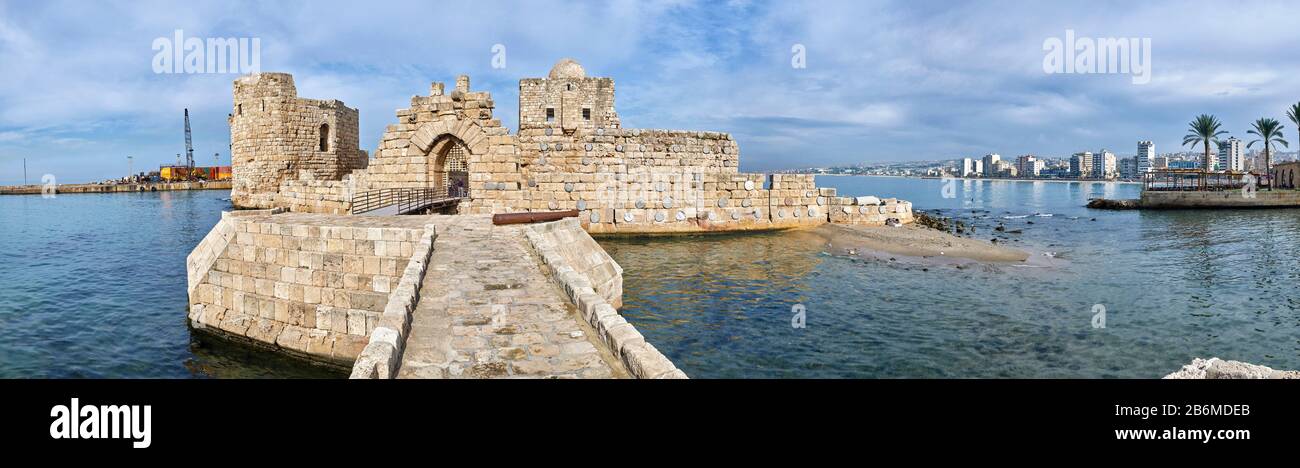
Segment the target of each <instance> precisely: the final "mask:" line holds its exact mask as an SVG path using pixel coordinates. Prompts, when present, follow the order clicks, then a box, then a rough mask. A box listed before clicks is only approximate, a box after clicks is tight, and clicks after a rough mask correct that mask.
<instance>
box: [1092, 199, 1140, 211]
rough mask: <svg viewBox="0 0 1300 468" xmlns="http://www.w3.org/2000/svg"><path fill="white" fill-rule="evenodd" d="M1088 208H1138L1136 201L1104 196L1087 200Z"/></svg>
mask: <svg viewBox="0 0 1300 468" xmlns="http://www.w3.org/2000/svg"><path fill="white" fill-rule="evenodd" d="M1087 206H1088V208H1092V209H1097V210H1135V209H1138V208H1139V206H1138V201H1137V200H1133V199H1128V200H1108V199H1105V198H1094V199H1091V200H1088V205H1087Z"/></svg>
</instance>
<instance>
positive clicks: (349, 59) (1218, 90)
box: [0, 1, 1300, 183]
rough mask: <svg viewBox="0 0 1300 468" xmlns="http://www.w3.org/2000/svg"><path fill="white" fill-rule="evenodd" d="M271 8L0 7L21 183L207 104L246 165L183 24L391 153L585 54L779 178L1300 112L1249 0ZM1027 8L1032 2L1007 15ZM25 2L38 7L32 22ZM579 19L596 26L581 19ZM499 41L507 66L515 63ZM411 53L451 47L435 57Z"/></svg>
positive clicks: (3, 117)
mask: <svg viewBox="0 0 1300 468" xmlns="http://www.w3.org/2000/svg"><path fill="white" fill-rule="evenodd" d="M266 8H270V7H265V6H258V5H257V4H248V5H247V7H230V6H226V5H196V6H193V7H190V6H185V7H180V6H176V5H168V4H163V3H121V4H116V5H108V6H103V5H89V6H88V5H83V4H78V5H77V6H76V7H75V8H74V7H71V6H70V5H66V4H60V3H58V2H53V3H50V4H43V3H42V4H33V3H17V4H15V3H5V4H0V18H7V19H0V61H3V62H4V63H5V64H6V69H7V73H6V74H5V75H4V76H0V83H3V84H4V85H5V86H0V89H4V90H5V91H4V92H3V94H0V183H18V182H20V179H21V170H22V168H21V164H22V163H21V159H22V158H26V159H27V162H28V167H29V179H30V178H33V177H34V178H39V177H40V175H41V174H44V173H51V174H55V175H57V176H59V180H60V181H69V182H75V181H91V180H101V179H106V178H115V177H121V176H123V175H126V174H125V173H126V171H127V168H128V161H127V157H128V156H132V157H134V159H133V161H134V163H133V167H134V168H135V169H136V170H137V171H138V170H144V169H146V168H149V167H151V166H156V165H159V164H171V163H173V162H175V154H177V153H183V152H184V149H183V140H182V133H181V114H182V111H183V109H186V108H188V109H190V113H191V115H192V118H193V120H194V140H195V141H194V146H195V153H196V154H197V155H200V156H201V161H203V162H204V163H207V162H209V161H211V160H212V155H213V154H214V153H221V164H228V163H229V155H228V152H229V151H228V148H227V138H228V128H227V124H226V115H227V114H228V113H229V112H230V109H229V99H230V92H231V82H232V81H233V80H234V79H235V78H236V77H237V76H238V75H236V74H215V73H213V74H192V75H188V74H158V73H155V72H154V70H153V69H151V61H152V59H153V58H154V56H155V50H154V49H152V48H151V44H152V43H153V41H155V39H157V38H162V37H171V36H172V34H173V33H174V32H175V31H177V30H182V31H184V34H185V35H186V36H187V37H199V38H208V37H237V38H244V37H251V38H258V39H260V43H261V69H262V70H264V71H284V72H290V73H294V74H295V76H297V77H298V78H299V86H300V92H302V93H303V94H304V95H317V96H332V97H337V98H338V99H341V100H343V101H344V102H345V103H346V104H347V105H349V106H353V107H356V108H358V109H359V111H360V120H361V123H360V132H361V135H360V139H361V146H362V149H365V150H367V151H373V149H374V148H375V146H376V144H377V139H378V138H379V137H380V135H381V134H382V133H383V128H384V125H386V124H387V119H386V118H385V117H386V116H387V115H389V114H390V113H391V112H392V110H393V109H396V108H400V107H403V106H404V105H405V104H406V102H407V101H408V100H409V97H410V96H409V95H408V94H409V93H407V92H404V91H398V90H407V89H422V88H424V87H427V86H428V83H429V82H432V81H450V80H452V79H454V77H455V76H457V75H459V74H462V73H468V74H470V75H472V76H474V77H475V80H476V81H475V83H474V86H475V88H477V89H484V90H487V91H490V92H493V93H494V96H498V99H497V106H498V108H497V113H498V114H499V115H501V119H502V123H503V125H504V126H505V127H507V128H509V129H511V130H512V131H513V130H514V129H516V128H517V127H518V123H517V122H516V120H517V118H516V115H517V112H518V109H517V108H516V105H515V104H514V101H515V97H516V94H517V92H516V91H515V90H514V88H515V87H516V85H517V82H518V80H519V79H520V78H524V77H537V76H543V75H544V74H545V73H546V70H548V69H549V66H550V65H551V64H552V63H554V62H555V61H556V60H557V59H559V58H561V57H566V56H572V57H574V58H576V59H578V60H579V61H581V62H582V63H583V64H584V65H585V66H586V67H587V68H588V69H589V71H590V72H591V73H592V74H593V75H594V76H612V77H617V80H616V81H617V86H618V88H619V89H620V90H626V91H627V93H626V94H625V96H629V97H628V98H625V99H624V100H622V101H620V102H619V103H618V105H619V107H620V109H621V110H622V114H623V116H624V118H625V120H626V124H627V125H630V126H636V125H644V124H648V123H651V122H653V123H655V124H660V125H664V126H668V127H680V128H716V129H718V130H720V131H726V132H730V133H732V134H733V136H734V137H735V138H736V140H737V141H738V143H739V144H740V147H741V150H742V151H743V152H744V154H746V163H745V164H746V168H745V169H747V170H759V171H768V170H778V169H785V168H790V167H794V166H798V165H809V164H812V165H817V166H833V165H838V164H852V163H858V162H861V161H885V160H890V159H897V158H899V157H904V158H906V160H923V159H939V158H952V157H959V155H963V154H965V155H982V154H986V153H991V152H999V153H1001V154H1004V155H1007V157H1008V158H1013V157H1015V155H1020V154H1027V153H1032V154H1057V155H1060V154H1065V155H1068V154H1072V153H1074V152H1077V151H1079V150H1080V149H1081V148H1080V146H1081V143H1083V144H1084V145H1086V147H1088V148H1091V149H1090V150H1091V151H1095V150H1096V149H1099V148H1111V149H1112V150H1114V151H1117V152H1118V153H1117V154H1121V155H1122V154H1126V153H1129V152H1130V151H1132V150H1131V149H1129V147H1130V146H1133V141H1134V140H1135V139H1136V138H1144V139H1152V140H1153V141H1154V142H1155V143H1156V146H1157V147H1158V148H1166V149H1173V148H1177V147H1178V146H1177V145H1178V137H1180V136H1181V135H1182V134H1183V129H1184V127H1185V125H1186V122H1187V120H1188V119H1190V118H1191V117H1192V116H1194V115H1197V114H1200V113H1211V114H1215V115H1217V116H1218V117H1219V118H1220V119H1221V120H1222V121H1224V122H1225V128H1226V129H1227V130H1229V131H1231V135H1232V136H1237V137H1238V138H1241V139H1243V140H1248V138H1246V130H1247V129H1248V126H1249V123H1250V122H1252V121H1254V120H1255V119H1256V118H1259V117H1272V118H1277V119H1279V120H1283V119H1284V117H1283V114H1284V109H1285V107H1286V106H1288V105H1290V104H1291V103H1294V102H1296V101H1297V100H1300V95H1292V94H1295V93H1294V91H1293V90H1295V89H1300V72H1298V70H1297V68H1300V65H1297V64H1294V63H1290V62H1286V61H1278V60H1276V57H1275V54H1274V52H1273V50H1271V49H1270V47H1271V46H1272V45H1274V44H1287V43H1293V42H1294V41H1295V40H1297V39H1300V31H1297V30H1296V29H1295V28H1293V27H1291V26H1290V24H1289V23H1290V20H1289V18H1293V17H1295V16H1296V14H1297V13H1300V6H1297V5H1292V4H1277V3H1255V2H1246V3H1243V4H1240V5H1237V6H1235V7H1234V8H1231V9H1220V10H1221V11H1218V12H1216V14H1215V15H1204V14H1202V13H1201V12H1200V11H1198V10H1200V9H1198V8H1189V7H1187V6H1186V5H1185V4H1182V3H1170V2H1153V3H1150V4H1142V5H1136V6H1135V5H1132V4H1128V3H1109V4H1107V3H1103V4H1100V5H1097V4H1079V5H1055V4H1053V5H1044V4H1039V3H1028V2H1025V3H1022V2H1006V3H1004V4H1003V5H992V6H991V5H988V4H967V3H958V4H944V5H942V6H940V5H913V4H907V3H902V2H896V3H885V4H879V5H858V4H857V3H855V2H842V3H821V2H819V3H775V2H744V1H733V2H728V3H726V4H723V5H717V4H703V3H695V2H671V3H657V2H655V3H631V2H614V3H580V4H572V5H566V7H565V8H554V7H550V6H548V5H525V6H522V7H508V8H509V10H510V11H511V12H512V13H519V14H511V15H508V16H510V17H512V18H515V19H512V20H510V21H511V23H510V25H509V27H504V28H496V27H488V26H487V23H488V22H495V21H499V17H501V16H507V15H505V14H504V10H505V9H507V7H506V6H499V5H495V4H485V5H475V6H473V7H469V9H467V10H465V11H466V13H467V14H465V15H464V19H463V21H458V22H453V23H450V24H447V25H443V26H440V27H438V28H429V27H427V24H426V22H425V20H423V19H422V17H423V16H424V15H419V14H410V12H412V11H417V12H418V11H421V10H428V11H429V12H430V13H434V12H435V10H436V8H435V7H433V6H428V5H425V4H421V3H411V4H396V5H384V6H375V7H360V6H351V5H337V6H328V7H322V6H319V5H313V6H312V7H301V8H297V9H296V10H297V11H296V14H294V15H283V16H279V17H277V19H275V20H269V19H264V18H263V17H249V16H247V15H236V14H234V13H231V12H233V11H238V10H241V9H255V10H256V9H266ZM1007 9H1015V10H1016V11H1018V12H1019V13H1021V14H1018V15H1015V17H1007V16H1006V15H1002V14H1001V12H1002V11H1005V10H1007ZM516 10H519V11H516ZM18 17H22V18H24V19H25V20H24V21H23V22H22V23H21V24H19V23H16V22H14V21H13V20H12V19H8V18H18ZM337 17H346V18H349V20H348V21H347V22H345V23H342V25H343V27H342V29H341V30H339V31H332V32H331V33H325V32H322V31H321V25H322V24H334V23H333V22H335V21H337V20H336V19H335V18H337ZM732 19H742V20H743V21H736V22H730V23H729V22H728V20H732ZM562 21H563V22H564V24H574V25H576V26H580V27H564V28H557V27H556V25H558V24H561V22H562ZM363 24H391V27H388V28H362V27H360V26H359V25H363ZM91 25H95V26H93V27H92V26H91ZM104 25H112V26H109V27H105V26H104ZM390 30H391V31H390ZM485 30H488V31H492V32H491V33H490V34H482V32H483V31H485ZM1244 30H1249V31H1251V34H1249V35H1247V34H1242V33H1240V31H1244ZM397 31H400V33H399V32H397ZM1067 31H1072V32H1074V33H1077V34H1078V35H1079V36H1090V37H1098V38H1105V37H1119V38H1150V39H1151V55H1152V56H1151V57H1150V65H1151V69H1150V70H1149V72H1150V82H1149V83H1146V84H1135V83H1134V80H1132V79H1131V78H1132V77H1131V76H1130V75H1125V74H1059V73H1044V70H1043V65H1044V48H1043V45H1044V41H1046V40H1050V39H1053V38H1062V37H1066V33H1067ZM471 32H473V33H474V34H471ZM409 34H415V35H416V36H418V38H419V40H418V41H412V40H409V38H408V37H407V36H406V35H409ZM398 37H401V38H402V39H401V40H398V39H397V38H398ZM593 38H600V40H592V39H593ZM85 44H95V45H96V47H95V48H94V49H93V50H90V49H88V48H86V47H84V46H85ZM498 45H500V46H503V51H504V57H505V60H504V68H494V58H495V56H496V54H495V52H494V51H495V50H497V49H496V46H498ZM796 51H803V52H804V53H805V54H806V56H804V59H805V61H804V65H806V66H805V67H804V68H797V67H793V66H792V60H793V59H794V58H795V57H793V56H794V55H796ZM410 56H430V57H434V56H437V57H442V58H441V59H439V60H436V61H432V62H430V63H423V62H414V63H413V62H411V61H410V60H409V59H408V58H407V57H410ZM1206 57H1214V60H1206ZM160 96H165V97H160ZM1284 123H1285V124H1287V126H1288V130H1291V129H1290V124H1289V122H1284ZM1139 133H1141V134H1142V135H1138V134H1139ZM814 148H815V149H814Z"/></svg>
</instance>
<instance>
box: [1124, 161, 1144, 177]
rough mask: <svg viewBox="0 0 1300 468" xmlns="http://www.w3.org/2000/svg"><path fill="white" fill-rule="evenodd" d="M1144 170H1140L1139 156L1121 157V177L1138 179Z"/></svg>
mask: <svg viewBox="0 0 1300 468" xmlns="http://www.w3.org/2000/svg"><path fill="white" fill-rule="evenodd" d="M1142 174H1143V172H1140V171H1138V157H1137V156H1134V157H1131V158H1120V160H1119V177H1120V178H1121V179H1136V178H1138V177H1139V176H1141V175H1142Z"/></svg>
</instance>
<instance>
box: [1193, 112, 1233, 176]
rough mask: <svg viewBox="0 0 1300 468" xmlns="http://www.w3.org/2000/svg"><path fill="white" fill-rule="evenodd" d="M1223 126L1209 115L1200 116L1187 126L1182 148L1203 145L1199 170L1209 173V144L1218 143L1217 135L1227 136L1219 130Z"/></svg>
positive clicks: (1224, 131) (1225, 132)
mask: <svg viewBox="0 0 1300 468" xmlns="http://www.w3.org/2000/svg"><path fill="white" fill-rule="evenodd" d="M1222 125H1223V123H1222V122H1219V119H1218V118H1216V117H1214V116H1213V115H1210V114H1201V115H1199V116H1197V117H1196V119H1194V120H1192V122H1191V123H1190V124H1188V127H1190V128H1189V130H1188V132H1189V133H1188V134H1187V136H1185V137H1183V146H1192V147H1193V148H1194V147H1196V144H1197V143H1201V144H1204V145H1205V159H1204V160H1203V161H1201V169H1202V170H1204V171H1205V172H1210V142H1214V143H1215V144H1218V143H1219V135H1224V134H1227V133H1228V132H1227V131H1226V130H1219V127H1221V126H1222Z"/></svg>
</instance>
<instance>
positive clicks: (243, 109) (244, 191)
mask: <svg viewBox="0 0 1300 468" xmlns="http://www.w3.org/2000/svg"><path fill="white" fill-rule="evenodd" d="M234 104H235V106H234V108H233V109H232V111H231V114H230V117H229V123H230V145H231V146H230V154H231V161H232V166H233V167H232V187H231V192H230V194H231V197H230V198H231V201H232V202H233V203H234V205H235V207H237V208H271V207H274V206H276V194H277V193H278V192H279V191H280V185H281V184H282V183H283V182H285V181H290V180H298V179H307V180H340V179H341V178H342V177H343V176H344V175H346V174H348V173H349V172H351V171H353V170H355V169H360V168H364V167H366V163H367V159H368V156H367V155H366V153H365V152H364V151H361V150H360V149H359V144H358V141H359V137H358V125H359V120H358V113H357V110H356V109H353V108H350V107H347V106H345V105H344V104H343V102H342V101H338V100H332V99H331V100H318V99H303V98H299V97H298V92H297V88H296V87H295V85H294V82H293V76H291V75H289V74H285V73H259V74H254V75H249V76H245V77H241V78H239V79H237V80H235V83H234ZM322 134H324V137H325V148H324V150H323V151H322V150H321V139H322V138H321V137H322Z"/></svg>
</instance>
